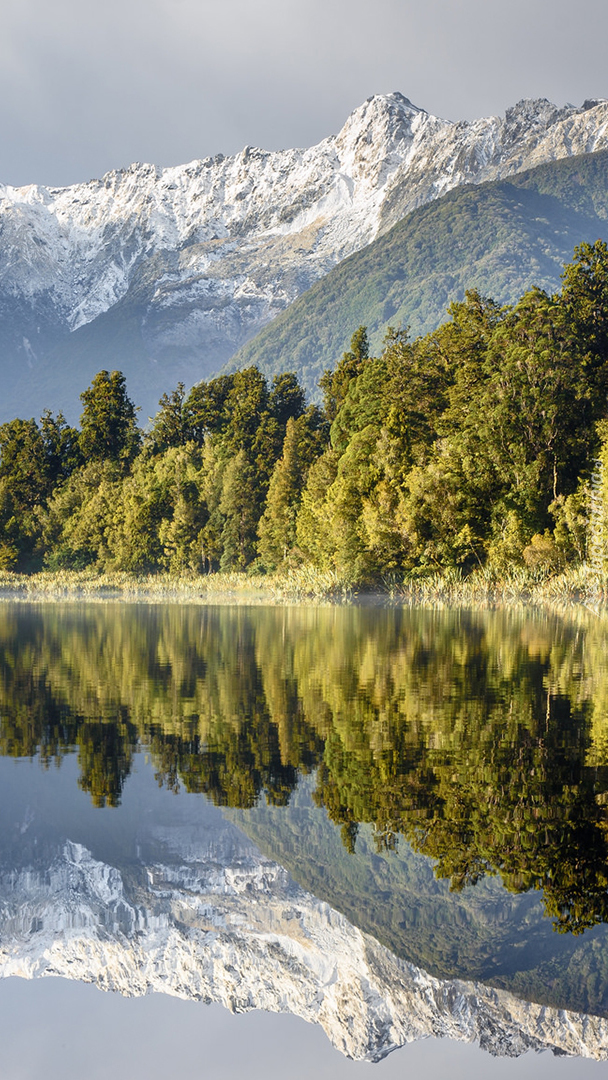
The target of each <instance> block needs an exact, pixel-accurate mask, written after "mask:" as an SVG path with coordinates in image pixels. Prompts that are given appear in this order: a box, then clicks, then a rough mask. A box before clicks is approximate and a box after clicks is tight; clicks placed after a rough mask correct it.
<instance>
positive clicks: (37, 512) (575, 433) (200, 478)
mask: <svg viewBox="0 0 608 1080" xmlns="http://www.w3.org/2000/svg"><path fill="white" fill-rule="evenodd" d="M448 316H449V317H448V320H447V321H446V322H445V323H444V324H443V325H442V326H441V327H439V329H438V330H436V331H435V332H433V333H431V334H429V335H427V336H424V337H419V338H416V339H415V340H409V339H408V336H407V333H406V332H404V331H401V330H389V331H388V333H387V335H386V337H385V340H384V345H383V348H382V350H381V352H380V354H379V355H378V356H371V355H369V354H370V351H371V350H370V348H369V343H368V336H367V333H366V330H365V328H364V327H359V328H358V329H357V330H356V331H355V333H354V334H353V338H352V343H351V348H350V350H349V351H348V352H346V353H345V354H344V355H343V356H342V357H341V359H339V360H338V362H337V363H336V365H335V367H334V369H333V370H327V371H326V372H325V373H324V375H323V377H322V379H321V382H320V386H321V390H322V393H323V406H322V407H317V406H314V405H308V406H307V404H306V399H305V393H304V391H303V389H302V387H301V386H300V384H299V383H298V380H297V378H296V376H295V375H293V374H281V375H277V376H275V378H274V379H273V381H272V383H271V384H270V385H269V383H268V381H267V380H266V378H265V377H264V375H262V374H261V373H260V371H259V370H258V369H257V368H255V367H251V368H247V369H245V370H242V371H237V372H234V373H233V374H226V375H221V376H219V377H217V378H214V379H212V380H210V381H209V382H201V383H199V384H197V385H196V386H194V388H193V389H192V390H191V391H190V392H189V393H186V391H185V388H184V387H183V386H182V385H181V384H180V385H178V386H177V387H176V388H175V389H174V390H173V391H171V392H169V393H167V394H165V395H164V396H163V397H162V399H161V401H160V408H159V411H158V413H157V415H156V416H155V418H154V419H153V420H152V421H151V423H150V425H149V428H148V429H147V430H146V431H145V432H144V431H142V430H141V429H140V427H139V426H138V423H137V413H136V409H135V407H134V404H133V402H132V401H131V400H130V398H129V396H128V393H127V387H126V384H125V379H124V377H123V375H122V374H121V373H120V372H118V371H113V372H108V371H102V372H100V373H99V374H98V375H97V376H96V377H95V379H94V380H93V382H92V384H91V386H90V387H89V388H88V389H86V390H85V391H84V392H83V393H82V395H81V400H82V404H83V411H82V416H81V422H80V428H79V429H76V428H73V427H71V426H70V425H69V424H67V423H66V421H65V420H64V418H63V416H62V415H61V414H59V415H58V416H53V415H52V414H51V413H49V412H47V413H45V414H44V415H43V416H42V417H41V419H40V421H39V422H36V420H34V419H15V420H12V421H10V422H8V423H5V424H3V425H2V426H1V427H0V568H2V569H4V570H17V571H26V572H27V571H33V570H38V569H42V568H45V569H48V570H61V569H83V568H86V567H93V568H95V569H98V570H100V571H108V570H124V571H131V572H135V573H142V572H154V571H167V572H169V573H172V574H188V573H192V574H200V573H207V572H211V571H233V570H238V571H251V572H254V571H255V572H257V573H265V572H277V571H278V572H281V571H288V570H289V569H290V567H294V566H302V565H306V564H308V565H310V566H312V567H316V568H319V569H320V570H325V569H331V570H333V571H335V572H336V573H337V574H339V575H341V576H342V577H343V578H344V579H347V580H349V581H352V582H358V583H363V584H367V583H369V584H373V583H377V582H379V581H381V580H382V579H383V578H386V576H387V575H392V576H393V577H394V576H395V575H403V574H420V575H424V574H425V573H428V572H430V571H437V570H438V569H447V568H454V567H459V568H461V570H462V571H463V572H465V573H466V572H469V571H471V570H472V569H474V568H475V567H488V568H489V569H490V570H491V571H492V572H493V573H496V574H501V573H504V572H505V571H507V570H509V568H513V567H517V566H521V567H528V568H531V569H532V570H534V571H535V572H536V571H538V572H539V573H554V572H555V571H557V570H559V569H563V568H564V567H567V566H568V565H576V564H581V563H584V562H585V561H586V560H587V561H588V560H589V559H591V560H592V561H594V564H595V565H596V566H599V567H600V569H601V570H602V571H603V568H604V561H605V560H604V548H605V546H606V545H605V543H604V532H605V522H606V518H607V516H608V515H607V513H606V510H607V508H608V423H607V417H608V407H607V400H608V246H607V245H606V244H605V243H604V242H602V241H598V242H596V243H595V244H587V243H585V244H582V245H580V246H579V247H578V248H577V249H576V252H575V256H574V259H573V261H572V262H571V263H570V264H569V265H568V266H566V268H565V270H564V274H563V283H562V288H561V291H560V292H559V293H557V294H555V295H549V294H547V293H546V292H543V291H542V290H540V289H532V290H530V291H528V292H526V293H525V294H524V295H523V296H522V297H521V298H520V300H519V301H518V302H517V303H516V304H514V305H510V306H500V305H498V304H497V303H495V302H494V301H493V300H492V299H489V298H486V297H483V296H481V295H480V294H479V293H478V292H475V291H470V292H468V293H467V294H466V298H465V300H464V301H462V302H459V303H455V304H452V305H451V307H450V309H449V312H448Z"/></svg>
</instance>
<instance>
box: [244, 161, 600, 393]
mask: <svg viewBox="0 0 608 1080" xmlns="http://www.w3.org/2000/svg"><path fill="white" fill-rule="evenodd" d="M597 239H608V152H607V151H601V152H599V153H596V154H589V155H582V156H579V157H575V158H570V159H566V160H560V161H555V162H551V163H550V164H546V165H541V166H539V167H538V168H536V169H533V170H530V171H528V172H524V173H519V174H517V175H515V176H513V177H511V178H510V179H509V180H508V181H494V182H490V183H486V184H481V185H479V186H475V187H472V186H470V185H469V186H466V187H463V188H459V189H457V190H456V191H452V192H450V193H448V194H447V195H444V196H443V198H441V199H439V200H437V201H435V202H433V203H430V204H428V205H426V206H424V207H422V208H420V209H418V210H415V211H413V212H412V213H411V214H409V215H408V216H407V217H406V218H405V219H404V220H403V221H401V222H399V223H398V224H397V225H395V226H393V228H392V229H391V230H390V231H389V232H388V233H387V234H386V235H384V236H382V237H380V238H379V239H377V240H375V241H374V242H373V243H372V244H370V245H369V246H368V247H367V248H365V249H364V250H363V251H360V252H358V253H356V254H355V255H352V256H350V258H348V259H345V260H344V261H343V262H342V263H341V264H340V265H339V266H338V267H336V268H335V269H334V270H332V271H330V273H329V274H327V275H326V276H325V277H324V278H323V279H322V281H320V282H317V283H316V284H315V285H313V286H312V288H311V289H309V290H308V292H306V293H304V295H303V296H301V297H300V298H299V299H298V300H296V301H295V302H294V303H293V304H292V305H291V306H290V307H289V308H287V310H286V311H285V312H283V313H282V314H281V315H279V316H278V317H277V318H276V319H275V320H274V321H273V322H272V323H271V324H270V325H269V326H268V327H266V328H265V329H264V330H262V331H261V332H260V333H259V334H258V336H257V337H256V338H254V339H253V340H252V341H251V342H249V343H248V344H247V345H245V346H244V347H243V348H241V349H240V350H239V352H238V353H236V355H235V356H234V357H233V359H232V360H231V362H230V364H229V365H228V367H229V369H230V370H234V369H236V368H240V367H247V366H248V365H249V364H257V365H258V366H259V367H260V368H261V370H263V371H265V372H266V373H268V374H275V373H277V372H279V371H286V370H295V371H297V372H298V373H299V374H300V375H301V377H302V379H303V381H304V382H305V384H306V386H307V389H308V391H309V393H310V394H312V395H313V396H314V395H315V388H316V384H317V382H318V379H319V376H320V375H321V374H322V372H323V370H324V369H325V368H327V367H332V366H333V364H334V363H335V361H336V359H337V358H338V357H339V356H340V355H341V353H342V352H344V351H345V349H347V348H348V344H349V341H350V338H351V335H352V334H353V332H354V330H356V328H357V327H358V326H359V325H360V324H364V325H366V326H367V327H368V332H369V334H370V338H371V341H372V345H373V347H374V348H375V349H379V348H380V347H381V342H382V338H383V336H384V334H385V333H386V330H387V328H388V326H389V325H392V326H409V327H410V333H411V334H412V335H413V336H416V335H418V334H423V333H428V331H430V330H433V329H435V327H436V326H438V325H439V324H440V323H441V322H442V321H443V320H444V319H445V317H446V310H447V306H448V304H449V303H450V302H451V301H452V300H460V299H462V298H463V297H464V291H465V289H468V288H475V289H478V290H479V292H481V293H482V295H485V296H492V297H494V298H495V299H496V300H499V301H501V302H502V303H510V302H513V301H515V300H516V299H517V298H518V297H519V296H520V295H521V294H522V293H523V292H524V291H525V290H526V289H528V288H531V287H532V286H533V285H538V286H539V287H540V288H543V289H546V290H548V291H550V292H552V291H555V290H556V289H557V288H558V287H559V283H560V274H561V271H562V267H563V263H564V262H567V261H569V260H570V259H571V258H572V254H573V249H574V247H575V245H576V244H579V243H581V242H582V241H584V240H587V241H590V242H593V241H594V240H597Z"/></svg>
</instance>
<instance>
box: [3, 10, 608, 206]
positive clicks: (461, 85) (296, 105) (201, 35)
mask: <svg viewBox="0 0 608 1080" xmlns="http://www.w3.org/2000/svg"><path fill="white" fill-rule="evenodd" d="M0 14H1V22H0V26H1V32H0V130H1V132H2V138H1V140H0V143H1V145H0V182H2V183H7V184H14V185H22V184H28V183H43V184H49V185H63V184H69V183H75V182H79V181H83V180H87V179H90V178H92V177H99V176H101V175H103V174H104V173H105V172H107V171H109V170H110V169H113V168H121V167H124V166H127V165H128V164H130V163H131V162H133V161H149V162H154V163H155V164H158V165H174V164H181V163H183V162H186V161H190V160H192V159H193V158H202V157H206V156H208V155H214V154H216V153H224V154H231V153H236V152H238V151H239V150H241V149H242V148H243V147H244V146H246V145H255V146H261V147H264V148H265V149H281V148H286V147H290V146H309V145H313V144H314V143H316V142H319V141H320V140H321V139H322V138H324V137H325V136H327V135H330V134H332V133H334V132H336V131H338V130H339V129H340V128H341V126H342V124H343V123H344V121H345V119H346V117H347V116H348V114H349V113H350V112H351V111H352V110H353V109H355V108H356V107H357V106H358V105H360V104H361V103H362V102H363V101H364V100H365V99H366V98H368V97H370V96H371V95H372V94H374V93H387V92H390V91H392V90H400V91H401V92H402V93H404V94H405V95H406V96H407V97H409V98H410V99H411V100H412V101H413V102H414V103H415V104H416V105H419V106H421V107H422V108H425V109H427V110H428V111H429V112H432V113H435V114H436V115H439V116H442V117H445V118H446V119H450V120H459V119H473V118H475V117H478V116H487V115H491V114H496V113H499V114H500V113H504V111H505V109H506V108H507V107H508V106H509V105H512V104H514V103H515V102H516V101H518V100H519V99H520V98H522V97H548V98H550V99H551V100H553V101H555V102H556V103H557V104H558V105H563V104H564V103H566V102H572V103H573V104H577V105H578V104H581V103H582V102H583V100H584V99H585V98H595V97H608V64H607V62H606V42H607V41H608V4H606V0H577V2H576V3H573V2H572V0H417V2H412V0H374V2H373V3H372V0H104V3H103V4H102V3H100V2H99V0H53V3H49V0H0Z"/></svg>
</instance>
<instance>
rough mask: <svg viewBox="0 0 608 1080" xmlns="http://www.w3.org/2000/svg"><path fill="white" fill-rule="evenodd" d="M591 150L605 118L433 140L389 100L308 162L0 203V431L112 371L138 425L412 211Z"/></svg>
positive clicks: (120, 174)
mask: <svg viewBox="0 0 608 1080" xmlns="http://www.w3.org/2000/svg"><path fill="white" fill-rule="evenodd" d="M607 146H608V103H607V102H605V101H588V102H585V104H584V105H583V106H582V108H574V107H571V106H567V107H566V108H564V109H558V108H556V106H554V105H552V104H551V103H550V102H548V101H545V100H538V101H522V102H520V103H519V104H518V105H516V106H515V107H514V108H512V109H510V110H508V111H507V113H506V116H505V117H504V118H497V117H490V118H489V119H483V120H477V121H474V122H471V123H468V122H467V123H465V122H463V123H450V122H447V121H444V120H440V119H438V118H437V117H435V116H431V115H430V114H429V113H427V112H425V111H424V110H422V109H418V108H416V107H415V106H414V105H412V104H411V102H410V101H408V99H407V98H405V97H403V96H402V95H401V94H398V93H395V94H389V95H379V96H376V97H372V98H370V99H369V100H368V101H366V102H365V103H364V104H363V105H362V106H361V107H360V108H358V109H356V110H355V112H353V113H352V115H351V116H350V117H349V118H348V120H347V122H346V124H345V125H344V127H343V129H342V131H341V132H340V133H339V134H338V135H336V136H332V137H330V138H327V139H325V140H324V141H323V142H321V143H319V145H318V146H315V147H312V148H311V149H307V150H286V151H280V152H272V153H269V152H265V151H263V150H258V149H255V148H251V147H246V148H245V150H243V152H242V153H241V154H239V155H237V156H236V157H230V158H224V157H222V156H221V155H220V156H219V157H216V158H214V159H211V158H208V159H206V160H204V161H193V162H191V163H190V164H188V165H182V166H178V167H175V168H166V169H159V168H157V167H155V166H153V165H139V164H136V165H132V166H131V167H130V168H128V169H125V170H119V171H117V172H112V173H108V174H107V175H106V176H105V177H103V178H102V179H101V180H92V181H90V182H89V183H86V184H79V185H75V186H73V187H68V188H62V189H49V188H43V187H38V186H36V185H32V186H30V187H25V188H19V189H15V188H9V187H0V354H1V355H2V356H3V360H2V366H3V371H2V376H3V380H4V385H5V394H4V402H3V406H4V407H3V416H2V418H4V417H5V416H6V415H14V409H15V407H16V406H17V407H18V406H19V405H20V403H21V402H23V403H24V405H28V403H31V406H32V407H34V404H36V405H37V404H38V400H39V398H41V395H42V398H41V406H42V405H44V404H48V405H51V406H52V407H55V408H56V407H58V406H66V407H67V408H68V410H69V411H70V412H71V413H72V414H73V413H74V412H75V407H76V402H77V392H76V391H77V390H80V389H83V388H84V386H85V385H86V383H87V382H88V380H89V379H90V377H91V376H92V374H93V373H94V372H95V371H96V370H98V369H99V367H100V366H112V367H117V366H118V367H121V368H122V369H123V370H124V371H125V372H126V374H127V377H128V378H129V379H130V385H131V390H132V393H133V395H134V397H135V398H136V399H139V400H141V401H142V403H143V405H144V407H145V409H146V411H147V412H150V411H152V412H153V411H154V406H155V403H156V395H157V391H159V390H162V389H169V388H171V387H172V386H173V385H175V382H176V381H177V379H178V378H183V379H184V380H185V381H186V382H192V381H194V380H196V379H197V378H202V377H205V376H207V375H209V374H210V373H211V372H213V371H217V370H218V369H219V368H220V367H221V365H222V364H223V363H224V362H225V361H226V360H228V359H229V357H230V356H231V355H232V354H233V353H234V352H235V351H236V350H237V348H238V347H239V346H240V345H242V344H243V342H244V341H246V340H247V339H249V338H250V337H252V336H253V335H254V334H255V333H256V332H257V331H258V330H259V329H260V328H261V327H262V326H263V325H265V324H266V323H267V322H269V321H270V320H271V319H272V318H273V317H274V315H276V314H278V313H279V312H280V311H281V310H283V309H284V308H285V307H286V306H287V304H289V303H290V302H291V301H292V300H293V299H295V297H297V296H298V295H299V294H300V293H301V292H302V291H304V290H305V289H306V288H308V287H309V286H310V285H311V284H312V283H313V282H314V281H316V280H317V279H318V278H320V277H321V276H322V275H323V274H324V273H326V272H327V270H329V269H330V268H331V267H332V266H334V265H335V264H336V263H337V262H339V261H340V260H341V259H343V258H345V257H346V256H347V255H349V254H351V253H353V252H354V251H357V250H359V249H360V248H362V247H363V246H364V245H366V244H368V243H369V242H370V241H371V240H373V239H374V238H375V237H376V236H378V235H379V234H381V233H382V232H383V231H385V230H386V229H388V228H389V227H390V226H391V225H392V224H394V223H395V221H397V220H399V219H400V218H402V217H403V216H404V215H405V214H407V213H408V212H409V211H410V210H412V209H414V208H415V207H417V206H420V205H421V204H423V203H425V202H428V201H429V200H431V199H434V198H437V197H438V196H440V195H442V194H444V193H445V192H446V191H448V190H449V189H451V188H454V187H456V186H458V185H461V184H464V183H478V182H481V181H484V180H491V179H496V178H500V177H505V176H508V175H510V174H512V173H514V172H517V171H519V170H522V169H526V168H530V167H532V166H534V165H537V164H540V163H542V162H546V161H551V160H554V159H556V158H561V157H567V156H570V155H572V154H581V153H590V152H593V151H595V150H599V149H603V148H605V147H607ZM75 380H76V386H75V385H74V381H75ZM45 394H46V395H47V397H46V399H44V400H43V398H44V395H45ZM18 411H19V409H18ZM20 411H21V412H22V413H23V409H21V410H20ZM26 411H27V410H26Z"/></svg>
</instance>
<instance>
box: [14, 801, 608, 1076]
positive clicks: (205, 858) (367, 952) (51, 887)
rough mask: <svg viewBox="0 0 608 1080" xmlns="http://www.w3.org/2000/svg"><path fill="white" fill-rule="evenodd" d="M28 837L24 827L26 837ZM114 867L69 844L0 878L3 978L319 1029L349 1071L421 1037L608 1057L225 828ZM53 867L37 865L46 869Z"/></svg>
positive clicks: (146, 848)
mask: <svg viewBox="0 0 608 1080" xmlns="http://www.w3.org/2000/svg"><path fill="white" fill-rule="evenodd" d="M25 827H27V823H26V826H25ZM139 856H140V857H139V859H138V860H137V861H136V862H135V863H134V864H130V865H128V866H126V867H121V868H119V867H117V866H112V865H109V864H108V863H106V862H104V861H101V860H99V859H96V858H94V857H93V855H92V854H91V852H90V851H89V850H88V849H87V848H86V847H85V846H83V845H82V844H80V843H75V842H72V841H69V840H68V841H65V842H64V843H63V844H62V845H60V846H59V847H56V848H55V850H54V852H53V854H52V855H49V852H48V851H47V852H46V853H45V854H44V855H43V854H42V851H41V850H40V849H38V855H37V857H36V859H35V861H34V863H33V864H32V865H30V866H25V865H21V866H20V867H16V868H13V869H8V868H7V869H4V870H3V871H2V872H1V873H0V943H1V944H0V977H9V976H21V977H24V978H36V977H41V976H63V977H65V978H70V979H78V980H82V981H85V982H92V983H95V984H96V985H97V986H99V987H100V988H102V989H105V990H111V991H116V992H119V993H122V994H125V995H129V996H130V995H139V994H145V993H147V992H150V991H156V992H161V993H167V994H172V995H175V996H178V997H182V998H188V999H195V1000H199V1001H202V1002H212V1001H213V1002H219V1003H221V1004H222V1005H224V1006H225V1007H227V1008H229V1009H231V1010H232V1011H235V1012H242V1011H246V1010H249V1009H265V1010H270V1011H275V1012H290V1013H293V1014H295V1015H298V1016H300V1017H302V1018H303V1019H305V1020H308V1021H310V1022H314V1023H319V1024H321V1025H322V1027H323V1028H324V1030H325V1031H326V1033H327V1035H328V1037H329V1038H330V1039H331V1041H332V1043H333V1044H334V1045H335V1046H336V1047H337V1048H338V1049H339V1050H341V1051H342V1053H344V1054H346V1055H347V1056H349V1057H352V1058H356V1059H366V1060H370V1061H377V1060H380V1059H381V1058H382V1057H384V1056H386V1054H388V1053H389V1052H390V1051H391V1050H393V1049H395V1048H396V1047H398V1046H401V1045H403V1044H405V1043H407V1042H410V1041H413V1040H415V1039H420V1038H426V1037H429V1036H435V1037H448V1038H452V1039H457V1040H462V1041H467V1042H471V1041H478V1042H479V1043H480V1044H481V1045H482V1046H483V1047H484V1048H485V1049H486V1050H488V1051H489V1052H490V1053H492V1054H500V1055H510V1056H516V1055H518V1054H521V1053H524V1052H525V1051H527V1050H530V1049H534V1050H542V1049H551V1050H552V1051H553V1052H554V1053H558V1054H573V1055H580V1056H584V1057H592V1058H596V1059H605V1058H606V1057H608V1021H606V1020H604V1019H601V1018H598V1017H594V1016H584V1015H580V1014H576V1013H572V1012H566V1011H563V1010H556V1009H551V1008H547V1007H544V1006H541V1005H536V1004H533V1003H529V1002H526V1001H522V1000H520V999H518V998H516V997H514V996H513V995H512V994H509V993H506V992H505V991H501V990H495V989H492V988H490V987H487V986H483V985H481V984H478V983H472V982H463V981H460V980H457V979H453V980H438V979H434V978H432V977H431V976H429V975H428V974H426V973H425V972H424V971H422V970H420V969H419V968H416V967H414V966H413V965H411V964H407V963H405V962H403V961H400V960H398V959H397V958H396V957H395V956H393V955H392V954H391V953H390V952H389V951H388V950H387V949H385V948H384V947H383V946H381V945H379V944H378V942H376V941H375V940H374V938H372V937H370V936H369V935H367V934H364V933H362V932H361V931H360V930H358V929H357V928H356V927H355V926H353V925H352V924H351V923H350V922H349V921H348V920H347V919H346V918H345V917H344V916H343V915H341V914H339V913H338V912H337V911H335V910H334V909H333V908H331V907H329V905H327V904H326V903H323V902H321V901H319V900H318V899H316V898H315V897H314V896H312V895H311V894H310V893H307V892H306V891H305V890H303V889H302V888H300V887H299V886H298V885H297V884H295V883H294V881H293V880H292V879H291V878H290V877H289V875H288V874H287V872H286V871H285V870H283V869H282V867H280V866H279V865H278V864H276V863H273V862H272V861H270V860H268V859H266V858H264V857H263V856H261V855H260V853H259V851H258V850H257V848H255V846H254V845H253V844H252V843H251V842H250V841H249V840H248V839H247V838H246V837H245V836H244V835H243V834H242V833H241V832H240V830H238V829H236V828H235V827H234V826H232V825H230V824H229V823H227V822H224V823H223V824H222V825H221V826H220V827H218V826H217V825H215V826H214V827H212V828H209V827H207V828H206V829H205V830H204V831H203V832H202V833H201V828H200V826H192V827H189V828H184V826H181V827H180V828H178V829H176V828H174V827H167V826H162V827H161V826H158V825H157V826H155V827H153V828H152V830H151V831H150V832H148V834H147V835H144V836H142V838H141V846H140V848H139ZM45 859H46V861H45Z"/></svg>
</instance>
